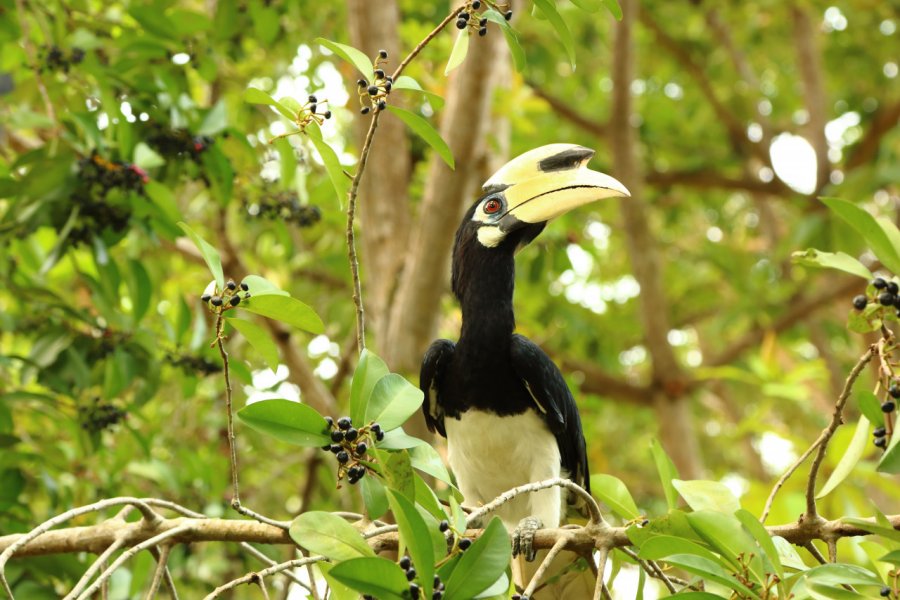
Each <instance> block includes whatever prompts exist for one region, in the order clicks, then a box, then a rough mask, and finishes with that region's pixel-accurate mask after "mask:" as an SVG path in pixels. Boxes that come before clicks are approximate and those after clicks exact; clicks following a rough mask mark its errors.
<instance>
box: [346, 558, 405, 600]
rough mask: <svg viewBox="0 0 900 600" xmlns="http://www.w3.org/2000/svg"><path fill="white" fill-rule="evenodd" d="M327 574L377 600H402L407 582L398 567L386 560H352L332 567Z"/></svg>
mask: <svg viewBox="0 0 900 600" xmlns="http://www.w3.org/2000/svg"><path fill="white" fill-rule="evenodd" d="M329 574H330V575H331V576H332V577H333V578H335V579H337V580H338V581H340V582H341V583H343V584H344V585H346V586H348V587H351V588H353V589H354V590H356V591H358V592H360V593H362V594H367V595H369V596H374V597H375V598H378V600H404V598H405V597H406V596H405V593H408V592H409V582H408V581H407V580H406V575H405V574H404V573H403V569H401V568H400V566H399V565H398V564H397V563H395V562H393V561H390V560H388V559H386V558H381V557H380V556H372V557H366V558H352V559H350V560H345V561H344V562H342V563H340V564H337V565H335V566H334V567H332V569H331V571H329Z"/></svg>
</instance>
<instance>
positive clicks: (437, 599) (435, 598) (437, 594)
mask: <svg viewBox="0 0 900 600" xmlns="http://www.w3.org/2000/svg"><path fill="white" fill-rule="evenodd" d="M443 597H444V592H442V591H441V590H434V591H433V592H432V593H431V600H441V598H443Z"/></svg>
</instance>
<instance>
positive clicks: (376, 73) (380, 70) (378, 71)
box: [375, 69, 384, 79]
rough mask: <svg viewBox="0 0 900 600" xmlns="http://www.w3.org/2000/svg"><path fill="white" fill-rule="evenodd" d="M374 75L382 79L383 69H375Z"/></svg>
mask: <svg viewBox="0 0 900 600" xmlns="http://www.w3.org/2000/svg"><path fill="white" fill-rule="evenodd" d="M375 77H377V78H378V79H384V70H382V69H375Z"/></svg>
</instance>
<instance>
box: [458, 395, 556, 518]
mask: <svg viewBox="0 0 900 600" xmlns="http://www.w3.org/2000/svg"><path fill="white" fill-rule="evenodd" d="M444 426H445V428H446V431H447V447H448V459H449V461H450V467H451V468H452V469H453V473H454V474H455V475H456V480H457V483H458V484H459V489H460V491H461V492H462V493H463V496H465V505H466V506H470V507H477V506H479V505H481V504H485V503H487V502H490V501H491V500H493V499H494V498H496V497H497V496H499V495H500V494H502V493H503V492H505V491H507V490H509V489H512V488H514V487H516V486H519V485H523V484H526V483H530V482H534V481H541V480H543V479H551V478H553V477H560V476H561V475H562V467H561V465H560V456H559V447H558V446H557V444H556V438H555V437H554V436H553V434H552V433H550V430H549V429H547V425H546V424H545V423H544V421H543V419H542V418H541V417H540V415H538V414H537V413H536V412H535V411H533V410H527V411H525V412H524V413H522V414H520V415H515V416H508V417H499V416H497V415H495V414H491V413H487V412H483V411H479V410H469V411H466V412H465V413H463V414H462V415H461V416H460V418H459V419H454V418H452V417H447V418H446V419H445V421H444ZM562 497H563V496H562V491H561V490H560V489H559V488H551V489H548V490H542V491H540V492H535V493H532V494H527V495H522V496H518V497H517V498H515V499H513V500H512V501H511V502H508V503H507V504H505V505H503V506H502V507H501V508H500V509H499V510H498V511H497V512H496V513H495V514H496V515H497V516H499V517H500V518H501V519H502V520H503V523H504V524H505V525H506V527H507V528H508V529H513V528H515V526H516V525H518V523H519V521H520V520H522V519H524V518H525V517H528V516H536V517H538V518H539V519H541V521H542V522H543V525H544V527H558V526H559V524H560V519H561V511H562V506H563V503H562Z"/></svg>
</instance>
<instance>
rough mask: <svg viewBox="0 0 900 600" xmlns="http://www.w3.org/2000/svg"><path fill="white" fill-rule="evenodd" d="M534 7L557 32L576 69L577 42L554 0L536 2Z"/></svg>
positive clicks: (535, 0)
mask: <svg viewBox="0 0 900 600" xmlns="http://www.w3.org/2000/svg"><path fill="white" fill-rule="evenodd" d="M534 5H535V7H537V9H538V10H539V11H541V13H542V14H543V15H544V16H545V17H547V20H548V21H550V24H551V25H552V26H553V29H555V30H556V35H557V37H559V40H560V41H561V42H562V45H563V47H564V48H565V49H566V54H568V56H569V64H570V65H572V68H575V41H574V40H573V39H572V32H571V31H569V26H568V25H566V22H565V21H564V20H563V18H562V16H561V15H560V14H559V11H558V10H557V9H556V4H555V2H553V1H552V0H534Z"/></svg>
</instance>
